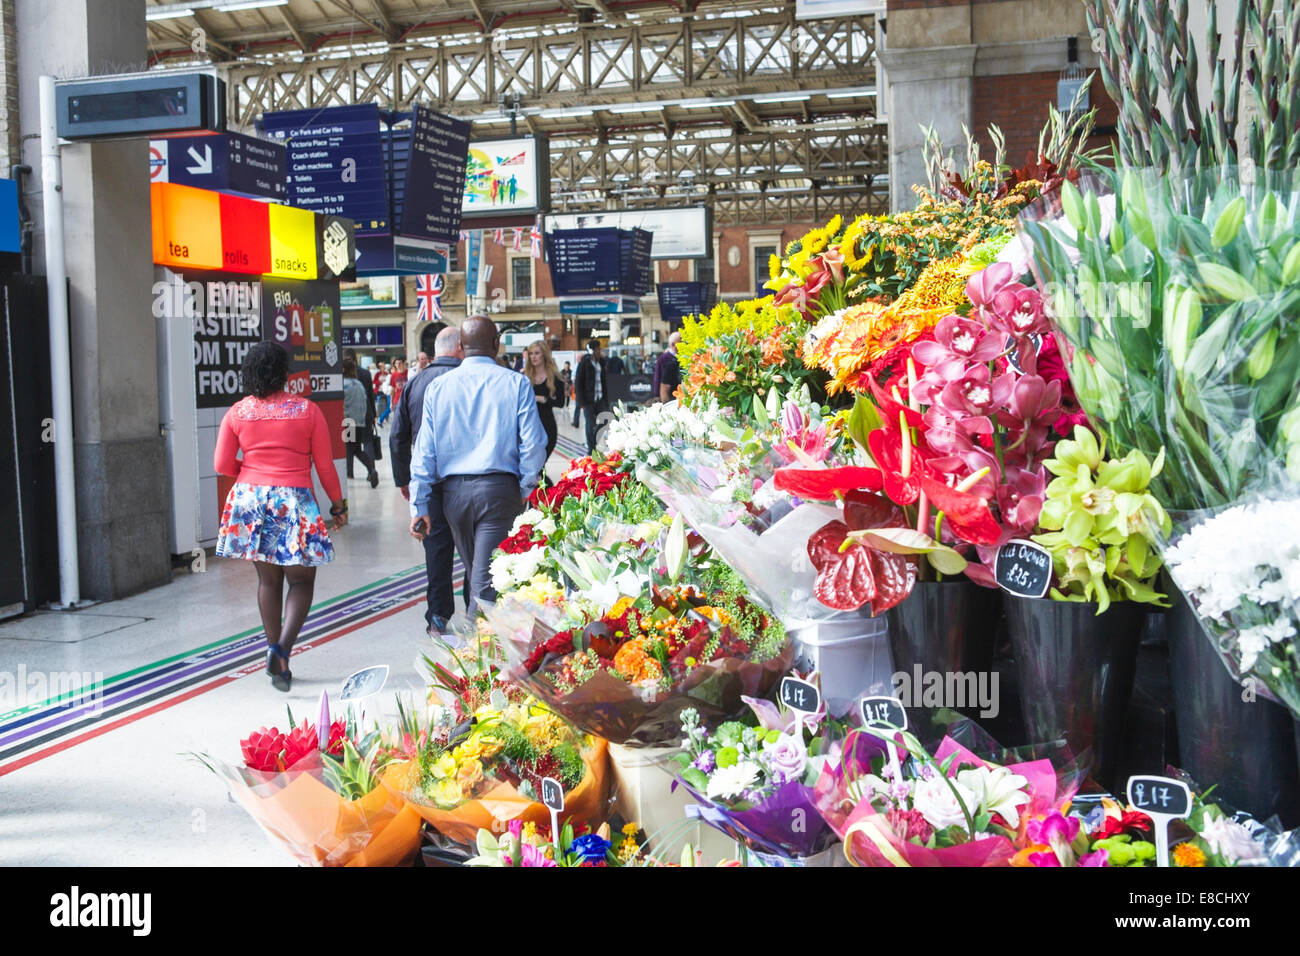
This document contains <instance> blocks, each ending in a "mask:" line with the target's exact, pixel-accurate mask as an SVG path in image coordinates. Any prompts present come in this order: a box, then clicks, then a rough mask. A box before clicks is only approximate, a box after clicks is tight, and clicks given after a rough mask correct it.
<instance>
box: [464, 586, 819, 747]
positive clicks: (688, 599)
mask: <svg viewBox="0 0 1300 956" xmlns="http://www.w3.org/2000/svg"><path fill="white" fill-rule="evenodd" d="M719 574H720V575H721V572H719ZM486 613H487V616H488V620H489V622H490V624H491V625H492V627H493V629H494V631H495V632H496V633H497V635H499V636H500V637H501V638H502V639H503V642H504V644H505V647H506V652H507V654H508V656H509V657H510V659H511V662H512V666H511V668H510V670H509V672H508V673H509V676H510V677H511V679H513V680H515V681H518V682H519V683H520V684H522V685H523V686H524V687H526V688H527V689H528V690H529V691H530V692H531V693H532V694H534V695H535V696H536V697H538V698H539V699H540V700H542V701H544V702H546V703H547V704H548V705H549V706H550V707H552V708H553V709H554V710H555V711H556V712H557V713H560V714H563V715H564V717H565V718H566V719H567V720H569V721H571V722H572V723H573V724H574V725H575V726H577V727H580V728H582V729H583V730H584V731H586V732H588V733H593V734H597V735H599V736H600V737H603V738H605V739H606V740H609V741H612V742H614V743H620V744H631V745H634V746H637V745H640V746H650V745H655V744H662V743H665V742H667V741H668V740H670V739H671V738H672V737H674V736H675V733H676V729H677V725H678V722H679V715H680V714H681V712H682V711H683V710H685V709H686V708H688V707H696V708H698V709H699V710H701V712H703V713H706V714H708V715H709V716H711V717H715V718H722V719H725V718H727V717H730V716H732V715H733V714H734V713H736V712H737V711H738V710H739V709H740V708H741V707H742V706H743V705H742V703H741V697H742V696H744V695H750V696H763V695H765V694H766V693H767V692H768V691H769V690H770V689H771V688H772V686H773V685H774V684H775V682H776V680H777V679H778V678H779V677H780V675H781V674H782V673H783V672H784V671H786V670H787V669H788V668H789V666H790V661H791V657H792V654H793V649H792V648H791V645H790V641H789V639H788V638H787V636H786V633H785V628H784V627H782V626H781V623H780V622H779V621H776V620H774V619H772V618H770V617H769V616H768V615H767V614H765V613H764V612H763V611H762V610H761V609H760V608H759V607H757V606H756V605H754V604H752V603H750V601H749V600H748V599H747V598H746V597H745V595H744V593H743V587H737V586H732V587H730V588H727V589H720V590H716V591H712V592H704V591H700V590H697V589H696V588H695V587H694V586H692V585H685V584H678V585H672V586H669V587H665V588H659V587H657V586H652V587H651V592H650V594H647V595H641V596H640V597H637V598H635V599H633V598H631V597H627V596H625V597H623V598H620V599H619V600H618V601H617V602H616V603H615V604H614V605H613V606H612V607H610V608H608V609H607V610H605V611H603V612H602V613H600V614H598V615H595V616H590V617H589V616H588V614H587V613H586V612H584V611H582V610H581V609H579V610H578V611H577V613H578V615H579V617H580V619H579V620H578V621H577V622H572V623H571V622H569V621H567V620H565V618H564V614H562V613H555V612H554V611H552V612H550V613H547V612H546V611H544V610H543V609H539V608H536V607H535V606H530V605H526V604H523V603H520V602H511V601H502V602H498V604H497V605H496V606H495V607H492V608H489V609H487V610H486ZM565 625H568V626H565Z"/></svg>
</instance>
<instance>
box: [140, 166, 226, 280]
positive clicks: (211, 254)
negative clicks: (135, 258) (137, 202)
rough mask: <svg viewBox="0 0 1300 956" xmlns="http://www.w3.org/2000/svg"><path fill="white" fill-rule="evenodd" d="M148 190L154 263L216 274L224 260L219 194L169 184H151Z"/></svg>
mask: <svg viewBox="0 0 1300 956" xmlns="http://www.w3.org/2000/svg"><path fill="white" fill-rule="evenodd" d="M149 190H150V193H149V201H150V205H151V207H152V214H153V261H154V262H155V263H157V264H158V265H160V266H170V267H171V268H173V269H177V270H189V271H193V270H195V269H203V270H206V271H209V272H216V271H219V270H220V269H221V268H222V267H223V266H224V265H225V261H224V257H223V256H222V249H221V200H220V197H219V196H218V194H217V193H214V192H208V191H207V190H205V189H194V188H192V187H190V186H177V185H175V184H172V183H154V184H153V185H151V186H150V187H149Z"/></svg>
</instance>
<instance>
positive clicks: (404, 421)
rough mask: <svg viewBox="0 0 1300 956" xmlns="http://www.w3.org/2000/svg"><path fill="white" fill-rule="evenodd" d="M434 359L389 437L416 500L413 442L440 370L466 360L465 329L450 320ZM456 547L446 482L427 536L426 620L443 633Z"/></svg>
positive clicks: (398, 469) (451, 607) (451, 605)
mask: <svg viewBox="0 0 1300 956" xmlns="http://www.w3.org/2000/svg"><path fill="white" fill-rule="evenodd" d="M433 355H434V358H433V361H432V362H430V363H429V364H428V365H427V366H426V367H425V368H424V369H423V371H420V372H418V373H416V375H415V377H414V378H412V379H411V380H410V381H409V382H407V383H406V388H404V389H402V398H401V401H399V402H398V403H397V411H396V412H395V413H394V414H393V430H392V433H391V434H390V435H389V438H388V443H389V444H388V447H389V451H390V452H391V454H392V458H393V481H394V482H395V483H396V484H397V487H398V488H400V489H401V491H402V497H403V498H405V499H406V500H407V501H410V500H411V492H410V489H409V488H408V485H410V483H411V448H412V447H413V446H414V445H415V437H416V435H418V434H419V432H420V425H421V423H422V422H423V420H424V414H423V412H424V392H425V390H426V389H427V388H428V387H429V383H430V382H432V381H433V380H434V379H435V378H437V377H438V376H439V375H445V374H446V373H447V372H450V371H451V370H452V369H454V368H456V367H457V366H458V365H460V360H461V359H463V358H464V357H465V350H464V348H462V347H461V344H460V329H459V328H457V327H456V326H454V325H453V326H448V327H447V328H445V329H443V330H442V331H441V332H439V333H438V337H437V338H436V339H435V340H434V343H433ZM455 556H456V548H455V543H454V542H453V541H452V538H451V526H450V525H448V524H447V519H446V518H445V517H444V516H443V513H442V488H441V486H438V485H435V486H434V489H433V494H432V496H431V497H430V498H429V533H428V534H426V535H425V537H424V565H425V568H426V569H427V570H428V573H429V588H428V591H427V593H426V601H427V607H426V609H425V612H424V620H425V621H426V623H427V624H428V628H429V633H430V634H431V635H433V636H435V637H436V636H439V635H441V634H443V633H445V632H446V629H447V621H448V619H449V618H450V617H451V616H452V614H453V613H455V610H456V598H455V585H454V583H453V581H452V573H451V567H452V563H453V561H454V560H455ZM465 574H466V592H465V601H466V604H467V605H468V602H469V592H468V583H469V569H468V568H467V569H466V572H465Z"/></svg>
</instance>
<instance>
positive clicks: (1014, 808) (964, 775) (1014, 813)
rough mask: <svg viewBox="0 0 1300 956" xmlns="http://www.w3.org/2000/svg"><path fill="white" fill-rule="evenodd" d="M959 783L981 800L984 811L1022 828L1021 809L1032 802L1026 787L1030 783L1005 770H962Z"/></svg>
mask: <svg viewBox="0 0 1300 956" xmlns="http://www.w3.org/2000/svg"><path fill="white" fill-rule="evenodd" d="M957 780H958V782H959V783H961V784H962V785H963V786H965V787H966V788H967V789H969V790H970V791H971V792H972V793H974V794H975V796H976V798H977V799H978V800H979V807H980V809H981V810H987V811H988V812H989V813H996V814H997V815H998V816H1000V817H1001V818H1002V819H1003V820H1006V821H1007V823H1008V824H1010V825H1011V827H1012V828H1013V829H1014V828H1015V827H1018V826H1019V825H1020V808H1021V807H1023V806H1025V805H1026V804H1028V803H1029V794H1028V793H1026V792H1025V790H1024V788H1025V787H1026V786H1027V785H1028V783H1029V781H1028V780H1027V779H1025V778H1024V777H1022V776H1020V774H1018V773H1013V772H1011V771H1010V770H1008V769H1007V768H1006V767H998V768H996V769H993V770H990V769H989V768H988V767H976V768H975V769H974V770H959V771H958V772H957Z"/></svg>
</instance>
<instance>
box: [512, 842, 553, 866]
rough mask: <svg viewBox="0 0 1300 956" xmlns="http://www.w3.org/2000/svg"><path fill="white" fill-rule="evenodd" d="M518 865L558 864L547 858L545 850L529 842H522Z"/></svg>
mask: <svg viewBox="0 0 1300 956" xmlns="http://www.w3.org/2000/svg"><path fill="white" fill-rule="evenodd" d="M519 865H520V866H559V864H558V863H556V862H555V861H554V860H551V859H547V856H546V854H545V852H543V851H542V850H539V849H538V848H537V847H535V846H533V845H532V844H531V843H525V844H523V845H522V846H521V847H520V849H519Z"/></svg>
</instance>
